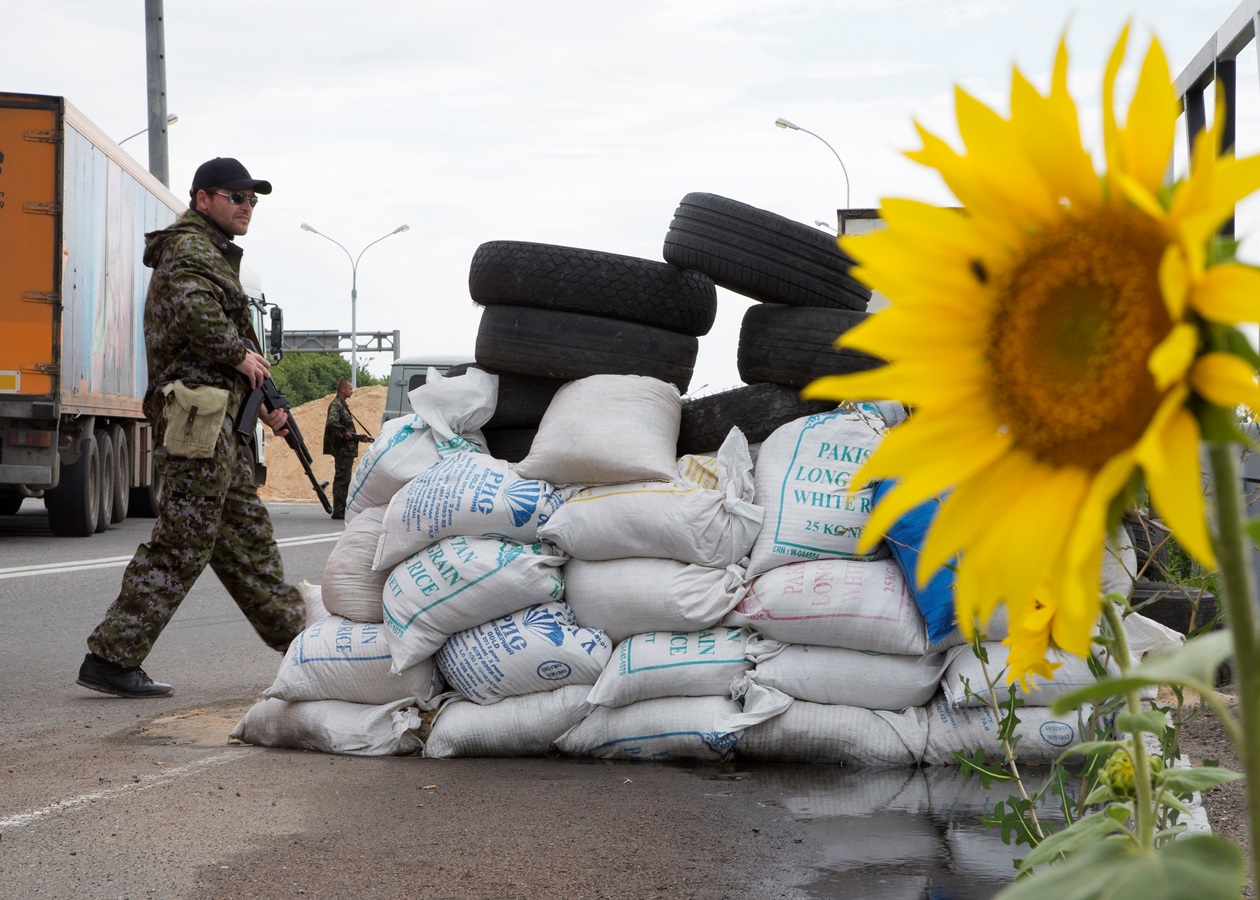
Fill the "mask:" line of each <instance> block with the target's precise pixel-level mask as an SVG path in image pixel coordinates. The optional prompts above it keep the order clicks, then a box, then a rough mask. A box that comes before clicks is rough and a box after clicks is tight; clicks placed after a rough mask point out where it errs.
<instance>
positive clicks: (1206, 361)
mask: <svg viewBox="0 0 1260 900" xmlns="http://www.w3.org/2000/svg"><path fill="white" fill-rule="evenodd" d="M1190 386H1191V387H1192V388H1194V390H1195V392H1196V393H1197V394H1198V395H1199V396H1201V397H1203V398H1204V399H1206V400H1207V401H1208V402H1209V403H1215V404H1216V405H1217V406H1223V407H1225V408H1226V409H1234V408H1235V407H1237V406H1240V405H1246V406H1248V407H1250V409H1251V410H1252V411H1253V412H1254V411H1260V387H1257V386H1256V371H1255V369H1253V368H1251V366H1249V365H1247V363H1246V362H1245V361H1244V360H1242V359H1241V358H1239V357H1237V356H1235V355H1234V354H1232V353H1207V354H1205V355H1203V356H1201V357H1199V358H1198V359H1197V360H1195V362H1194V368H1193V369H1191V370H1190Z"/></svg>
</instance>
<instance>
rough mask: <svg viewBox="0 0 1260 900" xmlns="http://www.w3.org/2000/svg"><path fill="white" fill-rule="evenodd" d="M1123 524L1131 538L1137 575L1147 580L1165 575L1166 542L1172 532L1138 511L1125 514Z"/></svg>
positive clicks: (1166, 566) (1157, 578) (1166, 574)
mask: <svg viewBox="0 0 1260 900" xmlns="http://www.w3.org/2000/svg"><path fill="white" fill-rule="evenodd" d="M1124 525H1125V528H1126V529H1127V530H1128V532H1129V536H1130V537H1131V538H1132V539H1133V552H1134V554H1135V555H1136V557H1137V573H1138V576H1139V577H1140V578H1143V579H1145V580H1147V581H1158V580H1159V579H1160V578H1165V577H1167V576H1168V572H1169V568H1168V567H1169V561H1168V542H1169V540H1170V539H1171V534H1172V533H1171V532H1170V531H1169V530H1168V529H1167V528H1165V527H1163V526H1162V525H1158V524H1156V523H1155V522H1153V521H1152V520H1151V519H1150V518H1148V517H1147V516H1145V515H1142V514H1140V513H1133V514H1128V515H1126V516H1125V518H1124Z"/></svg>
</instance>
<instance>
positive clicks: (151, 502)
mask: <svg viewBox="0 0 1260 900" xmlns="http://www.w3.org/2000/svg"><path fill="white" fill-rule="evenodd" d="M164 482H165V479H164V478H163V477H162V475H161V474H160V473H159V472H157V471H156V470H154V472H153V482H152V483H151V484H147V485H144V486H143V487H133V488H132V489H131V498H130V501H131V506H130V510H129V514H130V515H131V516H132V517H133V518H136V519H153V518H156V517H157V514H158V508H159V507H160V506H161V502H162V487H163V484H164Z"/></svg>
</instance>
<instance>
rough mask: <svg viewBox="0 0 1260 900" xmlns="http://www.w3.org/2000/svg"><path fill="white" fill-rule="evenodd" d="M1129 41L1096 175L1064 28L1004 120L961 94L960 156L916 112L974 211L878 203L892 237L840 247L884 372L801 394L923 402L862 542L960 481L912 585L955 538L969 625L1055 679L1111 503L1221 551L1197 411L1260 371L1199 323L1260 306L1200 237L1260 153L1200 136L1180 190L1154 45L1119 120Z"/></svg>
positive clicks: (883, 463)
mask: <svg viewBox="0 0 1260 900" xmlns="http://www.w3.org/2000/svg"><path fill="white" fill-rule="evenodd" d="M1127 41H1128V29H1127V28H1126V29H1125V30H1124V32H1122V33H1121V35H1120V37H1119V39H1118V40H1117V42H1116V44H1115V47H1114V49H1113V50H1112V53H1111V56H1110V58H1109V60H1108V63H1107V67H1106V72H1105V76H1104V82H1103V101H1104V114H1103V129H1102V130H1103V136H1104V143H1105V147H1104V149H1105V159H1106V164H1107V165H1106V168H1105V170H1104V171H1102V172H1098V171H1096V170H1095V168H1094V164H1093V162H1092V160H1091V156H1090V154H1089V152H1088V151H1087V150H1086V148H1085V147H1084V145H1083V143H1082V141H1081V136H1080V129H1079V126H1078V121H1077V113H1076V104H1075V102H1074V100H1073V98H1072V96H1071V94H1070V93H1069V91H1068V88H1067V70H1068V52H1067V46H1066V41H1060V44H1059V48H1058V52H1057V54H1056V57H1055V64H1054V71H1053V75H1052V78H1051V84H1050V87H1049V90H1048V92H1046V93H1044V94H1043V93H1040V92H1039V91H1038V90H1037V89H1036V88H1035V87H1033V86H1032V84H1031V83H1030V82H1029V81H1028V80H1027V79H1026V78H1024V77H1023V75H1021V74H1020V72H1019V70H1018V69H1016V70H1015V71H1014V75H1013V78H1012V88H1011V97H1010V113H1009V115H1005V116H1004V115H1002V114H1000V113H999V112H996V111H994V110H992V109H990V108H988V107H986V106H984V105H983V104H982V103H980V102H979V101H978V100H976V99H974V98H973V97H971V96H970V95H968V94H967V93H966V92H965V91H963V90H961V89H959V90H957V91H956V98H957V119H958V128H959V133H960V136H961V144H962V148H961V149H955V148H954V147H951V146H950V145H949V144H948V143H946V141H944V140H942V139H941V138H938V137H937V136H935V135H933V134H931V133H930V132H928V131H927V130H926V129H924V128H922V127H920V128H919V134H920V136H921V137H922V140H923V146H922V148H921V149H919V150H916V151H913V152H911V153H909V154H907V155H908V156H909V157H910V158H911V159H912V160H914V161H916V162H919V163H922V164H923V165H925V166H928V167H930V168H932V169H935V170H936V171H937V172H938V173H939V174H940V175H941V177H942V178H943V179H944V181H945V183H946V185H947V186H948V187H949V188H950V189H951V190H952V191H953V193H954V195H955V197H956V198H957V200H958V203H959V206H958V208H954V209H941V208H937V207H934V206H931V205H928V204H924V203H920V202H916V201H913V200H886V201H884V203H883V205H882V214H883V217H884V220H885V223H886V225H887V228H886V229H885V230H883V231H879V232H875V233H873V234H870V235H866V236H863V237H860V238H843V239H841V243H842V247H843V249H844V250H845V251H846V252H847V253H849V254H851V255H852V256H853V257H854V258H855V259H856V260H857V261H858V264H859V265H858V268H857V269H856V274H857V276H858V277H859V278H861V279H862V280H863V281H865V282H866V283H867V284H869V285H870V286H871V287H872V288H874V289H876V290H878V291H880V292H881V293H883V294H884V295H885V296H886V297H888V299H889V302H890V306H889V307H888V308H887V309H886V310H884V311H882V312H879V313H877V314H876V315H873V316H871V317H869V318H868V319H867V320H866V321H865V322H864V323H863V324H862V325H860V326H858V327H857V328H855V329H853V330H851V331H849V332H846V333H845V334H844V335H842V336H841V337H840V339H839V340H838V341H837V344H838V345H839V346H843V347H850V348H854V349H858V350H862V351H864V352H867V353H871V354H873V355H875V356H879V357H882V358H883V359H885V360H887V361H888V365H886V366H884V367H882V368H879V369H874V370H871V371H868V372H863V373H859V374H855V375H848V376H837V377H830V378H822V379H819V380H818V381H816V382H814V383H813V384H812V385H810V386H809V387H808V388H806V390H805V392H804V395H805V396H806V397H812V398H829V399H842V400H843V399H849V400H853V399H893V400H900V401H902V402H904V403H906V404H907V405H908V406H910V407H912V408H913V409H914V412H913V414H912V416H911V417H910V419H909V420H908V421H907V422H905V423H903V424H902V425H901V426H899V427H898V428H896V429H894V430H893V431H892V432H891V433H890V434H889V435H888V437H887V438H886V439H885V441H884V442H883V444H882V445H881V446H880V447H879V449H878V450H877V451H876V453H875V454H874V456H872V458H871V459H870V461H869V462H868V463H867V465H866V466H865V467H864V469H863V471H862V472H861V473H860V476H859V479H858V483H859V484H860V483H861V482H862V480H863V479H874V478H889V477H896V478H898V479H899V481H900V483H899V485H898V486H897V488H895V489H894V490H893V491H892V492H891V493H890V494H889V495H888V496H887V497H886V498H885V499H884V501H883V502H882V503H881V504H880V506H879V507H877V509H876V511H875V513H874V515H873V517H872V520H871V523H870V525H869V526H868V528H867V529H866V533H865V538H864V541H865V542H866V543H867V544H868V545H869V544H871V543H874V542H875V541H876V540H878V539H879V538H880V537H881V536H882V535H883V534H884V533H885V532H886V531H887V529H888V527H889V526H890V525H891V524H893V523H895V522H896V521H897V520H898V519H899V518H900V517H901V515H903V514H904V513H905V512H906V511H907V510H909V509H911V508H913V507H914V506H916V505H918V504H919V503H921V502H923V501H924V500H926V499H928V498H930V497H933V496H936V495H939V494H941V493H942V492H945V491H947V490H948V491H950V495H949V498H948V499H947V500H946V501H945V503H944V504H943V505H942V508H941V510H940V513H939V514H938V516H937V518H936V520H935V523H934V525H933V528H932V530H931V532H930V533H929V535H928V538H927V540H926V542H925V545H924V549H923V554H922V556H921V559H920V564H919V565H920V568H919V573H920V580H922V576H924V575H929V574H930V573H932V572H934V571H935V570H936V569H938V568H939V567H940V565H941V564H942V563H944V562H945V561H946V560H948V559H949V558H950V557H952V556H954V555H955V554H959V556H960V559H959V565H958V581H957V588H956V603H957V618H958V621H959V624H960V626H961V628H962V630H963V631H964V633H966V634H968V635H970V634H971V633H972V630H973V627H974V623H976V622H979V623H980V624H981V625H982V626H983V623H984V622H986V621H987V619H988V616H989V615H990V614H991V613H992V612H993V611H994V609H995V608H996V607H997V606H998V605H1001V604H1005V605H1006V606H1007V608H1008V611H1009V615H1010V624H1011V638H1010V641H1009V643H1010V644H1011V646H1012V653H1011V671H1010V675H1009V676H1008V677H1009V678H1010V679H1011V680H1015V679H1026V677H1027V675H1028V674H1043V675H1049V674H1050V671H1051V666H1050V664H1049V663H1047V662H1046V653H1047V650H1048V648H1049V647H1050V646H1051V645H1052V644H1053V645H1055V646H1058V647H1060V648H1062V649H1065V650H1068V651H1070V652H1074V653H1077V654H1083V653H1086V652H1088V648H1089V640H1090V635H1091V632H1092V630H1093V628H1094V625H1095V623H1096V620H1097V617H1098V613H1099V610H1100V606H1099V602H1100V595H1099V570H1100V567H1101V559H1102V547H1103V544H1104V539H1105V535H1106V534H1107V533H1108V532H1109V529H1111V528H1113V527H1114V525H1115V524H1116V523H1115V522H1114V521H1112V520H1113V519H1115V518H1116V516H1117V512H1116V509H1117V506H1118V504H1117V503H1116V502H1115V501H1116V499H1117V498H1118V497H1119V496H1120V495H1121V494H1122V493H1123V492H1125V491H1127V490H1131V488H1132V485H1133V484H1134V483H1135V482H1136V481H1138V480H1139V479H1143V480H1144V481H1145V484H1146V486H1147V489H1148V491H1149V493H1150V495H1151V498H1152V502H1153V503H1154V504H1155V505H1156V506H1158V507H1159V509H1160V511H1161V513H1162V515H1163V517H1164V519H1165V521H1167V522H1168V523H1169V524H1170V525H1171V526H1172V528H1173V530H1174V531H1175V532H1176V534H1177V536H1178V538H1179V540H1180V542H1181V543H1182V545H1183V546H1184V547H1185V548H1186V549H1187V550H1188V551H1189V552H1190V553H1191V554H1192V555H1193V556H1195V557H1196V558H1197V559H1198V560H1199V561H1200V562H1202V563H1204V564H1205V565H1208V566H1211V565H1213V564H1214V559H1213V552H1212V547H1211V543H1210V541H1209V538H1208V534H1207V529H1206V526H1205V523H1204V509H1203V498H1202V493H1201V491H1200V487H1199V474H1198V473H1199V465H1198V446H1199V443H1200V430H1199V425H1198V421H1197V420H1196V418H1195V416H1194V415H1192V414H1191V412H1190V408H1189V405H1190V402H1191V400H1192V399H1193V398H1195V397H1197V398H1199V400H1206V401H1207V402H1208V403H1211V404H1219V405H1227V406H1230V407H1231V408H1232V405H1236V404H1238V403H1244V402H1248V401H1249V400H1250V401H1251V402H1253V403H1260V390H1257V388H1256V386H1255V383H1254V381H1253V379H1252V377H1251V376H1252V375H1253V374H1254V373H1253V372H1250V371H1248V370H1247V368H1246V366H1245V365H1242V364H1241V361H1240V360H1238V359H1237V358H1236V357H1229V354H1221V353H1211V352H1208V351H1210V350H1212V349H1213V348H1212V347H1211V346H1210V340H1209V335H1210V334H1211V331H1210V329H1209V328H1207V327H1206V326H1205V323H1208V322H1211V323H1217V324H1218V325H1225V326H1228V327H1232V326H1233V325H1235V324H1237V323H1238V322H1239V321H1242V320H1244V319H1247V318H1254V317H1255V313H1254V310H1253V306H1254V299H1253V298H1254V297H1255V296H1257V294H1260V277H1257V276H1256V274H1255V273H1254V272H1252V271H1251V270H1250V269H1247V268H1246V267H1243V266H1239V265H1238V264H1236V263H1233V262H1232V261H1231V260H1228V259H1225V260H1217V259H1214V258H1213V257H1212V256H1211V255H1210V254H1209V253H1208V252H1207V251H1206V244H1207V242H1209V241H1210V240H1211V239H1212V237H1213V235H1214V234H1215V232H1216V230H1217V229H1218V228H1219V226H1220V225H1221V223H1222V222H1223V221H1224V220H1225V219H1226V218H1227V217H1228V216H1229V215H1231V214H1232V211H1233V204H1234V203H1235V202H1236V201H1237V200H1238V199H1241V197H1243V196H1245V195H1246V194H1248V193H1250V192H1251V191H1253V190H1255V189H1256V188H1257V187H1260V161H1258V160H1257V159H1256V158H1254V157H1253V158H1251V159H1247V160H1234V159H1232V158H1231V157H1229V156H1227V155H1226V156H1221V155H1219V154H1218V153H1217V150H1216V148H1217V147H1218V146H1219V135H1213V134H1211V133H1208V134H1207V135H1206V136H1200V138H1199V139H1198V140H1197V141H1196V145H1195V146H1196V155H1195V158H1194V164H1193V166H1192V168H1191V173H1190V176H1189V177H1188V178H1187V179H1186V180H1185V181H1183V182H1181V183H1179V184H1176V185H1174V186H1172V187H1171V188H1169V187H1168V186H1166V185H1165V184H1164V183H1163V182H1164V173H1165V172H1167V171H1168V170H1169V164H1170V162H1171V158H1172V152H1173V143H1174V135H1175V125H1176V120H1177V117H1178V114H1179V110H1178V104H1177V100H1176V91H1175V88H1174V86H1173V84H1172V81H1171V77H1170V75H1169V71H1168V65H1167V61H1166V59H1165V56H1164V53H1163V50H1162V48H1161V47H1160V45H1159V43H1158V41H1155V40H1152V41H1151V43H1150V45H1149V47H1148V49H1147V51H1146V54H1145V56H1144V57H1143V60H1142V64H1141V69H1140V74H1139V77H1138V82H1137V87H1136V90H1135V92H1134V95H1133V97H1132V99H1131V101H1130V102H1129V104H1128V107H1127V110H1126V111H1125V114H1124V116H1123V117H1122V118H1121V117H1118V116H1117V114H1116V97H1115V81H1116V77H1117V74H1118V72H1119V69H1120V66H1121V63H1122V61H1123V59H1124V56H1125V50H1126V46H1127ZM1223 119H1224V117H1223V116H1221V115H1218V116H1217V119H1216V121H1217V122H1221V121H1223ZM1222 356H1224V357H1228V359H1222V358H1221V357H1222ZM1196 402H1197V401H1196Z"/></svg>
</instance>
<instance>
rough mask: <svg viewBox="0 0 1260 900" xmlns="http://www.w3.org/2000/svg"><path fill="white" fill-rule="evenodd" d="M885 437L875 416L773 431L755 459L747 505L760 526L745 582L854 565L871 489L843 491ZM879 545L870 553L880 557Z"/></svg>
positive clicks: (801, 422) (858, 411) (830, 418)
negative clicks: (769, 574)
mask: <svg viewBox="0 0 1260 900" xmlns="http://www.w3.org/2000/svg"><path fill="white" fill-rule="evenodd" d="M884 432H885V426H884V420H883V419H882V418H881V417H880V416H879V414H878V412H877V411H876V409H875V408H874V407H872V406H869V405H868V404H859V405H858V406H857V407H856V408H855V409H853V410H849V411H845V410H843V409H839V410H836V411H834V412H828V413H819V414H817V415H812V416H806V417H804V418H801V419H797V420H795V421H793V422H789V423H787V424H786V425H781V426H780V427H779V428H777V429H776V430H775V432H774V433H773V434H771V435H770V437H768V438H766V440H765V441H764V443H763V444H762V446H761V452H760V453H759V454H758V455H757V469H756V479H755V480H756V494H755V496H754V502H756V503H757V504H758V505H759V506H763V507H765V510H766V519H765V525H764V526H763V527H762V529H761V533H760V534H759V535H758V537H757V542H756V544H754V545H753V550H752V557H751V560H750V562H749V565H748V575H749V577H752V576H754V575H759V574H761V573H762V572H765V571H768V570H770V569H773V568H775V567H776V566H782V565H785V564H787V563H792V562H798V561H800V560H802V559H837V558H840V559H844V558H848V559H853V558H861V557H862V556H863V554H859V553H858V550H857V544H858V539H859V538H860V537H861V534H862V529H863V528H865V526H866V523H867V521H868V520H869V519H870V515H871V505H872V502H873V495H874V488H873V487H871V486H867V487H864V488H862V489H861V490H859V491H856V492H854V493H849V488H850V486H851V485H852V483H853V481H854V476H855V475H856V474H857V471H858V469H859V468H861V466H862V464H863V463H864V462H866V460H867V459H869V458H870V456H871V454H872V453H873V452H875V448H876V447H878V446H879V443H880V441H881V440H882V439H883V436H884ZM887 553H888V550H887V547H886V545H885V544H884V543H883V542H882V541H881V542H879V543H878V544H877V545H876V547H875V549H874V550H872V551H871V553H870V554H865V556H871V557H874V556H883V555H887Z"/></svg>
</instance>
